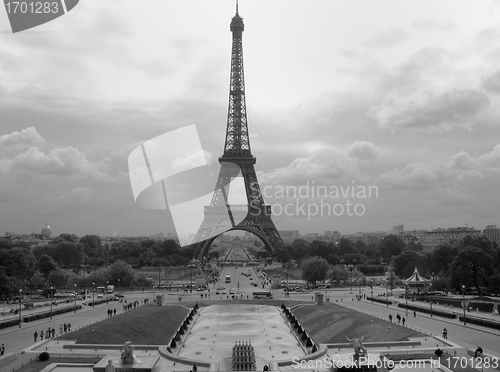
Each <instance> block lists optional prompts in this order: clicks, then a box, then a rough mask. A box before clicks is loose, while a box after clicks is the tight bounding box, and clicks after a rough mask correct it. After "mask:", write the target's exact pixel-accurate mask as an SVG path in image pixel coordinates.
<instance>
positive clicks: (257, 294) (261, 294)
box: [252, 291, 273, 299]
mask: <svg viewBox="0 0 500 372" xmlns="http://www.w3.org/2000/svg"><path fill="white" fill-rule="evenodd" d="M252 295H253V298H270V299H272V298H273V294H272V293H271V292H270V291H260V292H254V293H252Z"/></svg>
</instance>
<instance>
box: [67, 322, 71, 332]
mask: <svg viewBox="0 0 500 372" xmlns="http://www.w3.org/2000/svg"><path fill="white" fill-rule="evenodd" d="M68 332H71V323H69V322H68Z"/></svg>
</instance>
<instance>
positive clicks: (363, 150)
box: [259, 141, 379, 185]
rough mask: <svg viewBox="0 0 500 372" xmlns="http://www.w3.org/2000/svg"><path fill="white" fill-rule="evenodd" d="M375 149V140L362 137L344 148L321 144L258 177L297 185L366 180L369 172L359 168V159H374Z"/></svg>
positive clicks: (276, 182) (376, 152) (270, 182)
mask: <svg viewBox="0 0 500 372" xmlns="http://www.w3.org/2000/svg"><path fill="white" fill-rule="evenodd" d="M378 153H379V150H378V149H377V148H376V147H375V145H374V144H372V143H369V142H363V141H359V142H356V143H354V144H353V145H352V146H351V147H349V149H348V150H347V151H343V150H339V149H337V148H334V147H323V148H321V149H318V150H316V151H314V152H312V153H311V154H310V155H309V156H307V157H302V158H297V159H295V160H294V161H292V162H291V163H290V165H288V166H287V167H283V168H278V169H276V170H274V171H272V172H269V173H263V174H260V175H259V180H261V182H262V183H263V184H272V185H299V184H304V183H305V182H307V181H309V182H311V181H314V182H318V183H329V182H330V183H331V182H336V183H338V182H345V183H350V182H351V181H353V180H355V181H360V182H365V181H366V180H368V179H369V178H370V176H369V175H368V174H366V173H364V172H363V171H362V170H361V168H360V163H363V162H365V161H366V160H369V159H373V158H374V157H375V156H377V154H378Z"/></svg>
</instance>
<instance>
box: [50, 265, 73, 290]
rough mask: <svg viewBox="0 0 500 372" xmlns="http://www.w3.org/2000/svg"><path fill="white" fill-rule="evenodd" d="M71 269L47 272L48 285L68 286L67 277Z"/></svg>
mask: <svg viewBox="0 0 500 372" xmlns="http://www.w3.org/2000/svg"><path fill="white" fill-rule="evenodd" d="M71 272H72V271H71V270H67V269H61V268H59V269H56V270H54V271H52V272H51V273H50V274H49V278H48V281H47V282H48V285H50V286H54V287H56V288H66V287H67V286H68V282H69V278H70V277H71V275H70V273H71Z"/></svg>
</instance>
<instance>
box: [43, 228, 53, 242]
mask: <svg viewBox="0 0 500 372" xmlns="http://www.w3.org/2000/svg"><path fill="white" fill-rule="evenodd" d="M50 235H52V230H51V229H50V226H49V225H47V224H45V227H44V228H43V229H42V236H43V238H44V239H49V238H50Z"/></svg>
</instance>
